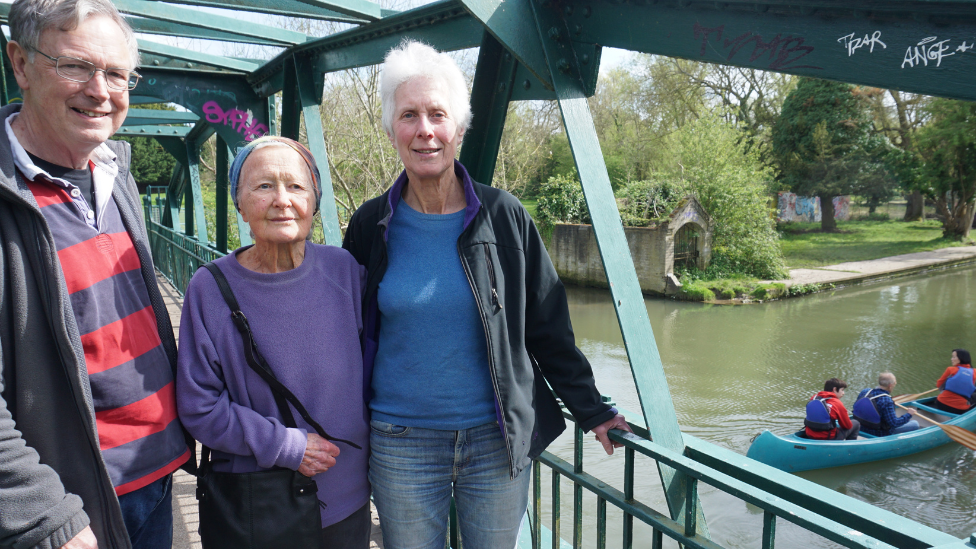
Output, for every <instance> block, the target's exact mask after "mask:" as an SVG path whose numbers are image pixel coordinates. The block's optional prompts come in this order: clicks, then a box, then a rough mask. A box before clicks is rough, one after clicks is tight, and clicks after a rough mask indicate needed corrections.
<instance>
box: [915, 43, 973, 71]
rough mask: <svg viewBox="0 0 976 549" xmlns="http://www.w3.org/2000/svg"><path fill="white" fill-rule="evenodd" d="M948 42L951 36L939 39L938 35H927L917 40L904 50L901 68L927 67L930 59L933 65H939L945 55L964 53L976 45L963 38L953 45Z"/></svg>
mask: <svg viewBox="0 0 976 549" xmlns="http://www.w3.org/2000/svg"><path fill="white" fill-rule="evenodd" d="M950 42H952V39H951V38H946V39H944V40H939V37H938V36H929V37H927V38H923V39H921V40H919V41H918V44H915V45H914V46H908V50H907V51H905V58H904V59H903V60H902V62H901V68H903V69H904V68H905V66H906V65H907V66H908V67H909V68H915V67H928V66H929V62H930V61H932V62H933V65H934V66H936V67H941V66H942V60H943V59H945V58H946V57H951V56H953V55H956V54H957V53H966V52H967V51H969V50H971V49H973V48H974V47H976V44H970V43H968V42H966V41H965V40H963V41H962V44H959V45H958V46H955V47H953V46H952V44H950Z"/></svg>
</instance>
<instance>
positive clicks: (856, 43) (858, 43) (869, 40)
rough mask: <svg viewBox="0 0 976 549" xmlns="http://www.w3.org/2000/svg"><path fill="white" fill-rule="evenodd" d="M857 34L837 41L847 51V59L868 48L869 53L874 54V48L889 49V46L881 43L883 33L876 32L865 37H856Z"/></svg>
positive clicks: (842, 37) (851, 34)
mask: <svg viewBox="0 0 976 549" xmlns="http://www.w3.org/2000/svg"><path fill="white" fill-rule="evenodd" d="M856 34H857V33H854V32H852V33H850V34H848V35H845V36H841V37H840V38H838V39H837V41H838V42H840V43H841V44H843V45H844V49H845V50H847V57H851V56H852V55H854V52H856V51H857V50H859V49H861V48H868V53H874V46H881V49H888V45H887V44H885V43H884V42H882V41H881V31H879V30H876V31H874V32H873V33H871V34H865V35H864V36H863V37H861V36H855V35H856Z"/></svg>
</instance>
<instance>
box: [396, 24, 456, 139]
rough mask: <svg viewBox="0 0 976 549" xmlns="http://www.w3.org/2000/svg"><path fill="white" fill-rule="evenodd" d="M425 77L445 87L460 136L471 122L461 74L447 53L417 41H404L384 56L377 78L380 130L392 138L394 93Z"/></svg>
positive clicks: (450, 109)
mask: <svg viewBox="0 0 976 549" xmlns="http://www.w3.org/2000/svg"><path fill="white" fill-rule="evenodd" d="M415 78H424V79H429V80H433V81H438V82H441V83H442V84H444V87H445V88H446V91H447V102H448V105H447V108H448V110H449V111H450V112H449V113H448V114H449V115H450V117H451V118H453V119H454V121H455V123H456V124H457V127H458V132H459V133H464V132H465V131H466V130H467V129H468V124H470V123H471V99H470V96H469V95H468V84H467V82H466V81H465V79H464V73H462V72H461V69H460V67H458V66H457V63H455V62H454V59H452V58H451V56H450V55H447V54H446V53H440V52H438V51H437V50H435V49H434V48H432V47H430V46H428V45H427V44H424V43H421V42H417V41H416V40H409V39H407V40H404V41H403V42H401V43H400V45H399V46H397V47H395V48H393V49H392V50H390V51H389V53H387V54H386V59H385V60H384V61H383V72H382V74H381V75H380V99H381V100H382V102H383V129H384V130H385V131H386V133H387V135H391V136H392V135H393V115H394V114H395V112H396V91H397V88H399V87H400V86H401V85H402V84H403V83H405V82H407V81H409V80H413V79H415Z"/></svg>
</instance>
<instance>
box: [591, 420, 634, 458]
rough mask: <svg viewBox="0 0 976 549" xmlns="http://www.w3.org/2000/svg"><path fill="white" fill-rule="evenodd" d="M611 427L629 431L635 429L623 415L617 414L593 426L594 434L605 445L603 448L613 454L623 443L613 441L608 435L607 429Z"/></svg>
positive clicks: (631, 431)
mask: <svg viewBox="0 0 976 549" xmlns="http://www.w3.org/2000/svg"><path fill="white" fill-rule="evenodd" d="M610 429H620V430H621V431H627V432H628V433H633V432H634V431H633V430H632V429H631V428H630V425H627V420H626V419H625V418H624V416H623V415H621V414H617V415H615V416H613V417H612V418H611V419H609V420H607V421H605V422H603V423H601V424H600V425H597V426H596V427H594V428H593V434H594V435H596V439H597V440H599V441H600V444H602V445H603V449H604V450H606V452H607V455H613V449H614V448H620V447H621V446H623V444H621V443H619V442H612V441H611V440H610V438H609V437H608V436H607V431H609V430H610Z"/></svg>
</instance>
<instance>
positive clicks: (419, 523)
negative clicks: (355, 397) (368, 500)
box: [369, 420, 531, 549]
mask: <svg viewBox="0 0 976 549" xmlns="http://www.w3.org/2000/svg"><path fill="white" fill-rule="evenodd" d="M369 425H370V437H369V444H370V451H371V455H370V458H369V481H370V483H371V484H372V485H373V501H374V502H375V503H376V510H377V512H379V515H380V527H381V528H382V529H383V544H384V546H385V547H386V548H387V549H444V546H445V541H446V539H447V526H448V515H449V514H450V509H451V495H452V494H453V496H454V500H455V504H456V506H457V514H458V527H459V530H460V536H461V543H462V544H463V546H464V548H465V549H510V548H513V547H515V542H516V540H517V539H518V534H519V527H520V525H521V522H522V517H523V516H524V515H525V509H526V506H527V505H528V500H529V479H530V477H531V475H530V474H529V471H523V472H522V473H520V474H519V476H518V478H516V479H515V480H512V479H511V478H510V475H509V470H510V467H511V466H510V459H509V456H508V449H507V448H506V446H505V441H504V440H503V439H502V435H501V430H500V429H499V427H498V424H497V423H488V424H485V425H481V426H478V427H473V428H471V429H465V430H463V431H437V430H432V429H421V428H418V427H401V426H398V425H392V424H390V423H386V422H383V421H377V420H373V421H370V424H369Z"/></svg>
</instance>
